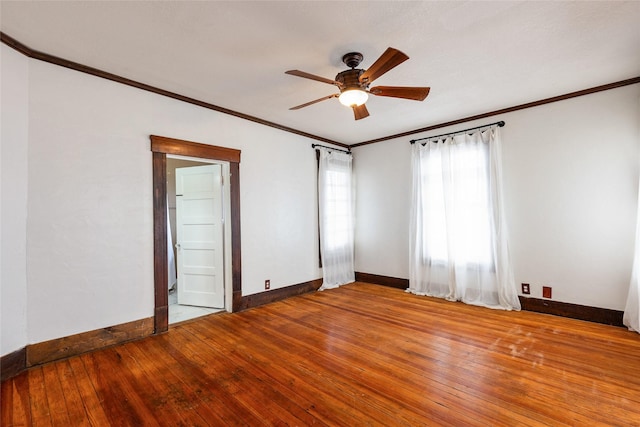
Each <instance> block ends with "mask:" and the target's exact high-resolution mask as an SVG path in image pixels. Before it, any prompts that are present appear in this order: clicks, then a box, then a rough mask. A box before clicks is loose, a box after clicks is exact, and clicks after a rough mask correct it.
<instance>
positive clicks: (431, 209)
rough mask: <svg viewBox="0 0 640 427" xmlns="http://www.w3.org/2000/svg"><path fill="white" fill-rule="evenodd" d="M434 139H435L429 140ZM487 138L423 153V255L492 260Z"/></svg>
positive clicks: (485, 262) (471, 261)
mask: <svg viewBox="0 0 640 427" xmlns="http://www.w3.org/2000/svg"><path fill="white" fill-rule="evenodd" d="M430 144H435V143H433V142H430ZM487 148H488V147H487V146H486V145H483V144H475V145H469V146H465V147H462V146H457V147H450V148H449V149H447V148H442V147H440V149H438V148H436V149H433V150H430V152H429V154H428V155H425V156H423V157H422V159H421V161H422V163H423V167H422V168H421V175H422V176H421V179H422V181H423V182H422V191H423V194H422V198H421V199H422V204H423V206H422V209H423V210H424V222H425V228H426V229H427V230H428V232H427V233H424V234H423V235H422V238H423V239H424V242H423V244H424V247H425V249H426V250H425V253H424V256H425V257H426V258H429V259H430V260H431V261H432V262H440V263H442V262H446V261H448V260H449V258H450V257H454V258H455V262H456V263H458V264H475V265H489V264H490V263H491V262H492V251H491V224H490V222H489V191H488V190H489V173H488V171H489V159H488V149H487Z"/></svg>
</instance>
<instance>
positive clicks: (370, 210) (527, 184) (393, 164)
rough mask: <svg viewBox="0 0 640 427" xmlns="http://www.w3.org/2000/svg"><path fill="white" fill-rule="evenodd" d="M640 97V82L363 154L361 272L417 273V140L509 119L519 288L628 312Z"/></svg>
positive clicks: (359, 155)
mask: <svg viewBox="0 0 640 427" xmlns="http://www.w3.org/2000/svg"><path fill="white" fill-rule="evenodd" d="M639 100H640V85H633V86H627V87H624V88H619V89H615V90H610V91H607V92H600V93H597V94H592V95H588V96H583V97H580V98H573V99H570V100H566V101H561V102H557V103H553V104H548V105H544V106H540V107H536V108H531V109H527V110H521V111H517V112H513V113H509V114H505V115H502V116H499V117H492V118H489V119H484V120H482V121H478V122H470V123H465V124H464V125H459V126H456V127H452V128H445V129H439V130H437V131H432V132H429V133H424V134H423V135H415V136H412V137H409V138H401V139H396V140H392V141H388V142H382V143H378V144H372V145H367V146H362V147H358V148H356V149H354V157H355V160H354V165H355V166H354V169H355V171H356V175H357V207H356V214H357V216H358V217H357V224H356V227H357V228H356V270H357V271H360V272H366V273H373V274H380V275H386V276H392V277H399V278H408V276H409V264H408V262H409V261H408V254H409V248H408V245H409V243H408V242H409V240H408V239H409V237H408V233H409V206H410V191H411V176H410V173H411V172H410V166H411V165H410V156H411V153H410V144H409V140H410V139H412V138H418V137H422V136H428V135H437V134H441V133H445V132H448V131H454V130H459V129H465V128H468V127H472V126H476V125H481V124H484V123H490V122H495V121H498V120H504V121H506V126H505V127H504V128H502V129H501V131H502V140H503V163H504V164H503V168H504V180H505V183H504V188H505V202H506V210H507V212H506V213H507V220H508V225H509V231H510V248H511V255H512V259H513V262H514V274H515V280H516V282H517V283H518V284H520V283H522V282H525V283H530V284H531V296H532V297H537V298H541V297H542V285H548V286H551V287H552V288H553V299H554V300H558V301H564V302H570V303H575V304H583V305H589V306H595V307H603V308H610V309H615V310H623V309H624V304H625V299H626V296H627V291H628V286H629V281H630V277H631V263H632V257H633V243H634V242H633V238H634V233H635V222H634V218H635V214H636V209H637V206H638V192H637V185H638V173H639V164H638V158H639V154H640V103H639ZM519 287H520V286H519V285H518V288H519ZM518 290H520V289H518Z"/></svg>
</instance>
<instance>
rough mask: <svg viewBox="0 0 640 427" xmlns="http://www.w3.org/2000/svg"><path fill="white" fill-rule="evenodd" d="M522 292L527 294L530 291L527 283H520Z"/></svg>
mask: <svg viewBox="0 0 640 427" xmlns="http://www.w3.org/2000/svg"><path fill="white" fill-rule="evenodd" d="M522 293H523V294H524V295H529V294H530V293H531V289H530V288H529V284H528V283H523V284H522Z"/></svg>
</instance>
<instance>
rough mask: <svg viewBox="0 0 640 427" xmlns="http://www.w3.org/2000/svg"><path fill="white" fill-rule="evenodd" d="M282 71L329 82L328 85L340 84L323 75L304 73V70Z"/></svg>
mask: <svg viewBox="0 0 640 427" xmlns="http://www.w3.org/2000/svg"><path fill="white" fill-rule="evenodd" d="M284 73H285V74H290V75H292V76H298V77H303V78H305V79H311V80H315V81H317V82H322V83H327V84H330V85H335V86H340V84H339V83H338V82H337V81H335V80H331V79H325V78H324V77H320V76H316V75H315V74H310V73H306V72H304V71H300V70H289V71H285V72H284Z"/></svg>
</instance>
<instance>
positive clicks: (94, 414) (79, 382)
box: [58, 356, 110, 427]
mask: <svg viewBox="0 0 640 427" xmlns="http://www.w3.org/2000/svg"><path fill="white" fill-rule="evenodd" d="M66 362H67V363H68V365H69V368H70V370H71V373H72V375H73V379H74V380H75V384H76V387H77V389H78V394H79V395H80V398H81V399H82V406H83V408H84V411H85V414H86V420H87V421H88V422H89V424H90V425H92V426H96V427H97V426H106V425H109V424H110V423H109V418H108V417H107V414H106V413H105V410H104V408H103V406H102V403H101V400H100V397H99V396H98V393H97V392H96V389H95V388H94V385H93V381H92V379H91V377H90V376H89V374H88V373H87V370H86V369H85V366H84V363H83V361H82V359H81V358H80V356H76V357H72V358H70V359H68V360H67V361H66ZM58 363H62V362H58Z"/></svg>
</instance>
